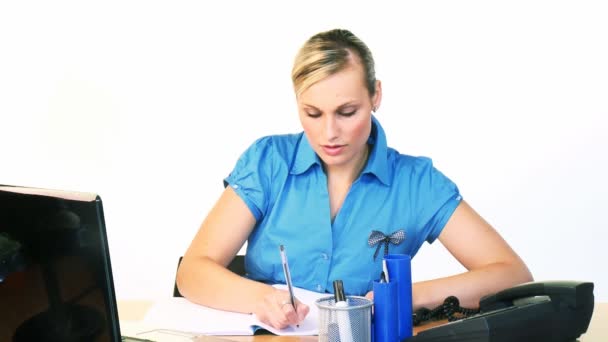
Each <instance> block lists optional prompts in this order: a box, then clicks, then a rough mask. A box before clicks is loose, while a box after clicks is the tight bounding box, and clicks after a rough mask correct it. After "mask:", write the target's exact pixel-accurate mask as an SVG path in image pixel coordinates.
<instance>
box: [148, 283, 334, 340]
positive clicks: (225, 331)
mask: <svg viewBox="0 0 608 342" xmlns="http://www.w3.org/2000/svg"><path fill="white" fill-rule="evenodd" d="M274 286H275V287H276V288H279V289H282V290H287V286H285V285H282V284H280V285H274ZM294 294H295V296H296V298H297V299H298V300H300V301H301V302H302V303H304V304H306V305H308V306H309V307H310V312H309V313H308V315H307V316H306V318H305V319H304V321H302V322H301V323H300V326H299V327H295V326H289V327H287V328H285V329H275V328H272V327H270V326H268V325H266V324H264V323H262V322H260V321H259V320H258V319H257V317H256V316H255V315H253V314H243V313H236V312H229V311H222V310H216V309H212V308H209V307H206V306H202V305H199V304H195V303H192V302H190V301H188V300H187V299H186V298H182V297H173V298H167V299H165V300H161V301H158V302H157V303H155V304H154V305H153V306H152V308H150V310H149V311H148V313H147V314H146V316H145V318H144V323H146V324H147V325H149V326H152V327H154V328H156V329H169V330H176V331H182V332H187V333H191V334H199V335H227V336H230V335H235V336H236V335H253V334H254V333H255V331H256V330H259V329H266V330H268V331H270V332H271V333H273V334H275V335H283V336H288V335H301V336H302V335H318V334H319V328H318V326H319V313H318V309H317V306H316V305H315V301H316V300H317V299H319V298H323V297H327V296H330V294H328V293H318V292H313V291H309V290H305V289H301V288H295V287H294Z"/></svg>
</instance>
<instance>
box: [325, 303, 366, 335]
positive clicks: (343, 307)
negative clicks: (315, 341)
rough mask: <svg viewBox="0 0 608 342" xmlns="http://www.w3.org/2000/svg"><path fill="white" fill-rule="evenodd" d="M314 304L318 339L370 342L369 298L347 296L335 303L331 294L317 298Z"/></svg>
mask: <svg viewBox="0 0 608 342" xmlns="http://www.w3.org/2000/svg"><path fill="white" fill-rule="evenodd" d="M342 303H343V304H342ZM315 304H316V305H317V307H318V308H319V341H322V342H371V340H372V328H371V322H372V301H371V300H369V299H367V298H365V297H359V296H347V297H346V302H340V303H336V301H335V299H334V297H333V296H331V297H324V298H320V299H317V301H316V302H315Z"/></svg>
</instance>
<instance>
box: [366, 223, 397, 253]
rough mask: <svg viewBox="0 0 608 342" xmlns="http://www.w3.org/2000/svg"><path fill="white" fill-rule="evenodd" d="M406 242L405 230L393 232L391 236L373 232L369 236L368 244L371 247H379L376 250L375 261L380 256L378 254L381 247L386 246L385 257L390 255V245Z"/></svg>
mask: <svg viewBox="0 0 608 342" xmlns="http://www.w3.org/2000/svg"><path fill="white" fill-rule="evenodd" d="M403 240H405V230H403V229H399V230H397V231H394V232H392V233H391V234H390V235H389V236H386V235H384V233H382V232H380V231H377V230H372V232H371V233H370V234H369V238H368V239H367V244H368V245H369V246H370V247H373V246H374V245H378V247H377V248H376V252H375V253H374V260H376V257H377V256H378V252H379V251H380V247H382V244H384V255H385V256H386V255H387V254H388V244H389V243H392V244H393V245H398V244H400V243H401V242H403Z"/></svg>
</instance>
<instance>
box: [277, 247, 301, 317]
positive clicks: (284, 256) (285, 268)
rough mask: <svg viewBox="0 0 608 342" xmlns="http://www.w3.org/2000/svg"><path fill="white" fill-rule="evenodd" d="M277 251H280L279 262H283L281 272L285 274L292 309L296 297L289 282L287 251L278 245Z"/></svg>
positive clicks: (294, 306)
mask: <svg viewBox="0 0 608 342" xmlns="http://www.w3.org/2000/svg"><path fill="white" fill-rule="evenodd" d="M279 251H280V252H281V262H282V263H283V273H284V274H285V282H286V283H287V289H288V290H289V300H290V301H291V305H292V306H293V309H294V310H297V308H296V297H295V296H294V295H293V285H292V284H291V273H290V272H289V264H288V263H287V253H286V252H285V247H284V246H283V245H279Z"/></svg>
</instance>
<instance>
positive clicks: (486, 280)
mask: <svg viewBox="0 0 608 342" xmlns="http://www.w3.org/2000/svg"><path fill="white" fill-rule="evenodd" d="M439 241H441V243H442V244H443V245H444V246H445V247H446V248H447V249H448V251H450V253H451V254H452V255H453V256H454V257H455V258H456V259H457V260H458V261H459V262H460V263H461V264H462V265H463V266H464V267H465V268H466V269H467V270H468V271H467V272H465V273H462V274H458V275H454V276H450V277H446V278H440V279H435V280H429V281H423V282H418V283H415V284H414V285H413V288H412V295H413V298H412V300H413V304H414V310H416V309H418V308H420V307H426V308H433V307H436V306H437V305H440V304H441V303H443V300H444V299H445V298H446V297H448V296H452V295H453V296H456V297H458V299H459V301H460V306H463V307H470V308H476V307H478V306H479V299H481V297H483V296H485V295H488V294H491V293H495V292H498V291H500V290H503V289H505V288H509V287H512V286H514V285H516V284H520V283H524V282H527V281H532V274H531V273H530V271H529V270H528V267H527V266H526V264H525V263H524V262H523V261H522V259H521V258H520V257H519V256H518V255H517V254H516V253H515V252H514V251H513V250H512V249H511V247H509V245H508V244H507V243H506V242H505V240H503V239H502V237H501V236H500V235H499V234H498V233H497V232H496V231H495V230H494V228H492V226H491V225H490V224H488V223H487V222H486V221H485V220H484V219H483V218H482V217H481V216H479V214H477V213H476V212H475V210H473V208H471V207H470V206H469V205H468V204H467V203H466V202H465V201H462V202H461V203H460V204H459V205H458V207H457V208H456V210H455V211H454V213H453V214H452V217H451V218H450V219H449V220H448V223H447V224H446V226H445V227H444V228H443V231H442V232H441V234H440V235H439Z"/></svg>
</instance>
